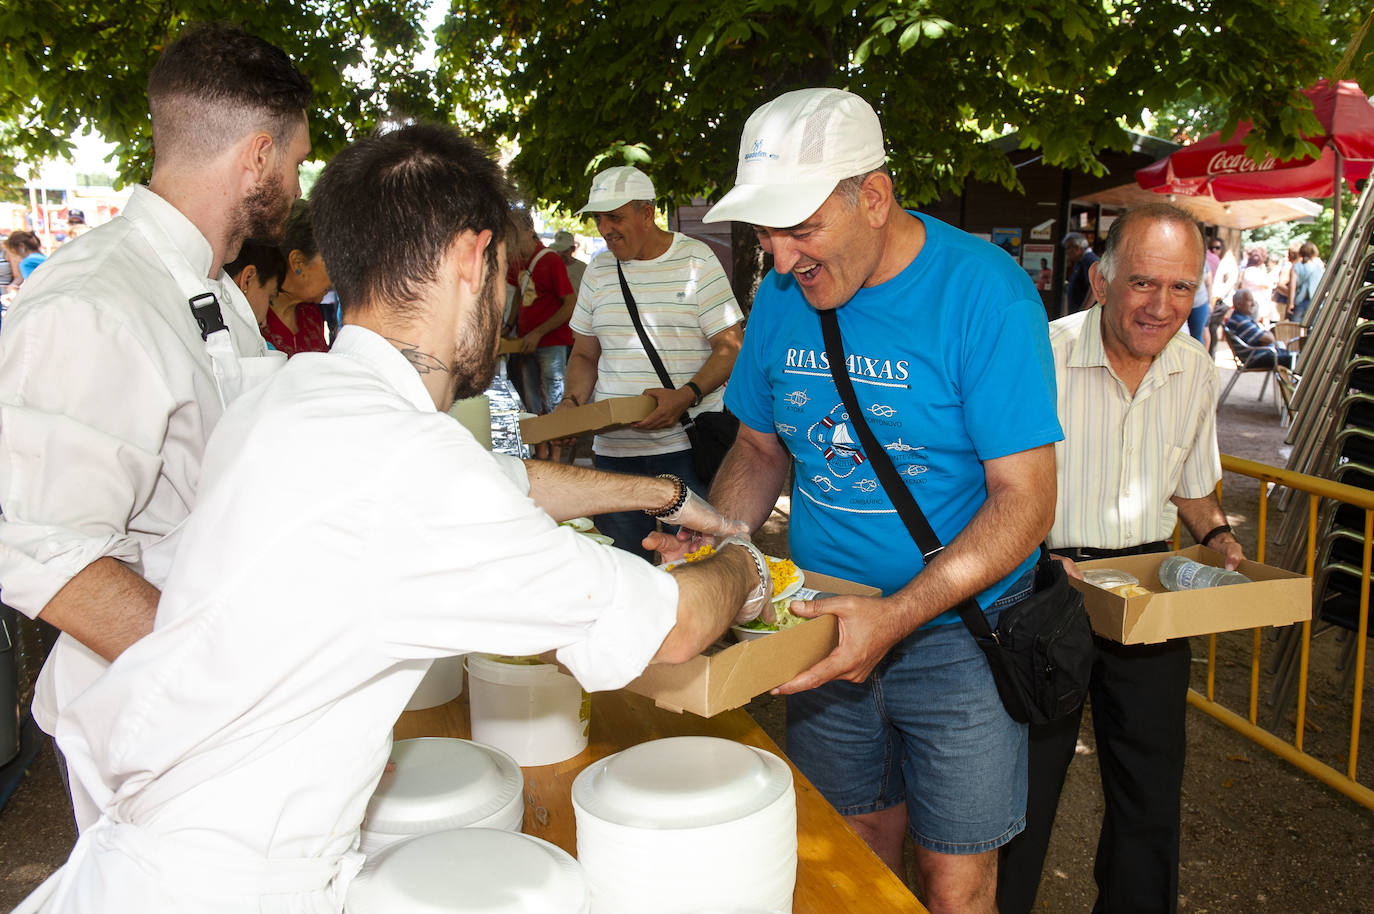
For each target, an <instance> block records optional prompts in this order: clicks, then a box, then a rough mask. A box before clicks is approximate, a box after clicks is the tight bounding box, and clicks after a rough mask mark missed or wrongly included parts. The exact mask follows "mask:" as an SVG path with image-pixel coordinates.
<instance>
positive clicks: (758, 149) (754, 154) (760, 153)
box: [744, 138, 778, 162]
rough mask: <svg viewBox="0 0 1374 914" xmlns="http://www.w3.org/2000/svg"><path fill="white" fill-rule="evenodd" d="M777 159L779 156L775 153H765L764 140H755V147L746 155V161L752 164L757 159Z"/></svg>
mask: <svg viewBox="0 0 1374 914" xmlns="http://www.w3.org/2000/svg"><path fill="white" fill-rule="evenodd" d="M777 157H778V155H777V153H775V152H765V151H764V148H763V139H762V138H760V139H757V140H754V145H753V146H752V147H750V149H749V151H748V152H746V153H745V154H744V161H746V162H752V161H754V160H755V159H776V158H777Z"/></svg>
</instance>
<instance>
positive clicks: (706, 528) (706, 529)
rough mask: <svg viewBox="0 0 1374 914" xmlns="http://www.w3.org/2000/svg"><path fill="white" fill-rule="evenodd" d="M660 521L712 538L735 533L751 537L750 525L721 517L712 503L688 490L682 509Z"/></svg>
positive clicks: (666, 515)
mask: <svg viewBox="0 0 1374 914" xmlns="http://www.w3.org/2000/svg"><path fill="white" fill-rule="evenodd" d="M659 520H661V521H663V522H664V523H665V524H677V525H679V526H681V527H684V528H685V529H687V530H693V531H695V532H697V533H705V534H708V535H710V536H716V537H720V536H730V535H731V534H735V533H741V534H744V535H745V536H746V537H747V536H748V535H749V525H748V524H746V523H745V522H744V521H742V520H730V519H729V518H727V517H723V516H721V513H720V512H719V511H717V510H716V509H715V508H713V507H711V503H710V502H708V501H707V500H706V499H704V498H702V497H701V496H700V495H698V494H697V493H695V492H693V491H692V490H691V489H688V490H687V498H686V499H684V500H683V502H682V507H680V508H678V509H677V510H676V511H674V512H673V513H672V514H665V515H663V516H662V517H660V518H659Z"/></svg>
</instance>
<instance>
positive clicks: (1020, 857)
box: [997, 544, 1192, 914]
mask: <svg viewBox="0 0 1374 914" xmlns="http://www.w3.org/2000/svg"><path fill="white" fill-rule="evenodd" d="M1166 548H1167V547H1165V546H1164V544H1149V545H1148V546H1145V547H1137V548H1136V549H1134V550H1131V551H1132V552H1133V553H1140V552H1158V551H1164V550H1165V549H1166ZM1064 551H1066V550H1056V552H1064ZM1071 552H1072V551H1070V553H1071ZM1094 557H1096V556H1094ZM1094 640H1095V642H1096V647H1097V657H1096V659H1095V661H1094V663H1093V671H1092V678H1091V681H1090V684H1089V692H1088V695H1089V701H1090V703H1091V705H1092V714H1093V729H1094V731H1095V733H1096V736H1097V759H1098V768H1099V772H1100V775H1101V778H1102V794H1103V800H1104V803H1105V806H1106V810H1105V812H1104V815H1103V820H1102V830H1101V833H1100V834H1099V837H1098V842H1097V860H1096V863H1095V864H1094V867H1093V876H1094V878H1095V880H1096V881H1097V889H1098V895H1097V901H1096V903H1095V904H1094V905H1093V911H1094V912H1102V914H1135V912H1140V914H1145V912H1150V914H1175V912H1176V911H1177V909H1178V844H1179V803H1180V801H1179V795H1180V793H1181V791H1182V789H1183V762H1184V756H1185V754H1186V751H1187V741H1186V733H1185V715H1186V710H1187V699H1186V696H1187V692H1188V680H1189V675H1190V669H1191V663H1192V651H1191V649H1190V648H1189V645H1188V639H1186V638H1180V639H1176V640H1173V641H1167V642H1165V643H1163V644H1146V645H1123V644H1118V643H1116V642H1114V641H1108V640H1106V639H1104V638H1096V639H1094ZM1081 715H1082V712H1081V711H1080V712H1079V713H1078V714H1074V715H1070V716H1069V717H1068V718H1066V719H1064V720H1060V721H1055V722H1054V723H1052V724H1049V725H1047V726H1044V727H1032V728H1031V730H1030V771H1029V778H1028V780H1029V795H1028V796H1027V803H1026V828H1025V831H1023V832H1022V833H1021V834H1020V835H1018V836H1017V837H1016V838H1015V839H1014V840H1013V841H1012V842H1011V843H1009V844H1008V845H1007V846H1006V847H1005V848H1003V852H1002V859H1001V865H1000V867H999V872H998V887H997V901H998V910H999V911H1000V912H1001V914H1028V912H1030V911H1031V909H1032V906H1033V905H1034V903H1035V894H1036V890H1037V889H1038V887H1039V884H1040V875H1041V870H1042V868H1043V866H1044V862H1045V852H1046V850H1047V849H1048V847H1049V842H1050V832H1051V830H1052V829H1053V827H1054V816H1055V810H1056V808H1057V807H1058V805H1059V794H1060V791H1061V790H1062V789H1063V787H1064V776H1065V773H1066V772H1067V771H1068V767H1069V763H1070V762H1071V761H1072V760H1073V757H1074V748H1075V745H1076V744H1077V741H1078V729H1079V723H1080V719H1081Z"/></svg>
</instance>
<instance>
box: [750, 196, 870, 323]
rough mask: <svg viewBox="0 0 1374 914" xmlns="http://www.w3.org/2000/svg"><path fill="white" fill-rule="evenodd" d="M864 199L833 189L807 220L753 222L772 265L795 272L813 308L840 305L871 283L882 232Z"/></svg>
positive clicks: (760, 242) (782, 271) (781, 269)
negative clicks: (785, 224)
mask: <svg viewBox="0 0 1374 914" xmlns="http://www.w3.org/2000/svg"><path fill="white" fill-rule="evenodd" d="M863 207H864V203H863V202H862V200H861V201H860V202H858V203H855V204H850V203H849V202H848V201H847V200H845V198H844V197H843V196H841V195H840V194H838V193H832V194H831V195H830V196H829V197H827V198H826V201H825V202H824V203H823V204H821V208H820V209H818V210H816V211H815V212H814V213H812V214H811V217H810V218H809V219H807V220H806V221H804V222H801V223H799V224H797V225H794V226H791V227H789V228H767V227H764V226H755V227H754V231H755V232H756V233H757V234H758V238H759V244H760V245H761V246H762V247H763V249H764V250H765V251H767V252H768V253H769V254H772V255H773V269H775V270H777V271H778V272H779V273H791V274H792V277H793V278H794V279H795V280H796V282H797V286H798V288H800V289H801V291H802V294H803V295H804V296H806V300H807V301H808V302H810V304H811V307H813V308H816V309H817V310H819V311H828V310H833V309H835V308H838V307H840V306H841V305H843V304H844V303H845V302H847V301H849V300H850V299H851V298H853V297H854V293H855V292H858V291H859V289H860V288H862V287H863V286H865V285H867V284H868V280H869V278H870V277H871V276H873V274H874V272H875V271H876V270H877V268H878V264H879V261H880V259H881V254H882V246H881V237H880V235H879V233H877V232H876V231H875V229H874V227H873V226H872V225H871V224H870V223H869V220H868V219H867V218H866V216H865V213H864V211H863Z"/></svg>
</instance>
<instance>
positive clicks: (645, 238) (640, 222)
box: [593, 200, 654, 260]
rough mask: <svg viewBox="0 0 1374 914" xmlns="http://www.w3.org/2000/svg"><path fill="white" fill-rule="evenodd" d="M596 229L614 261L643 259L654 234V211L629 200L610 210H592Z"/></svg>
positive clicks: (649, 207)
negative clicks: (598, 211) (600, 211)
mask: <svg viewBox="0 0 1374 914" xmlns="http://www.w3.org/2000/svg"><path fill="white" fill-rule="evenodd" d="M593 215H594V216H595V217H596V230H597V231H598V232H600V233H601V237H602V238H604V239H605V240H606V247H608V248H610V249H611V253H612V254H614V255H615V259H616V260H643V259H645V258H644V254H645V252H646V250H647V249H648V247H649V243H650V241H651V240H652V238H653V235H654V210H653V207H651V206H645V205H644V204H642V203H638V202H635V201H633V200H632V201H630V202H629V203H626V204H625V205H624V206H619V207H617V208H615V209H613V210H611V211H610V212H606V213H594V214H593Z"/></svg>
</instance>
